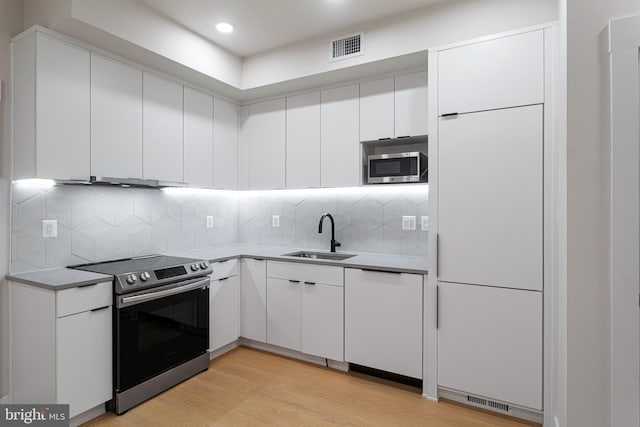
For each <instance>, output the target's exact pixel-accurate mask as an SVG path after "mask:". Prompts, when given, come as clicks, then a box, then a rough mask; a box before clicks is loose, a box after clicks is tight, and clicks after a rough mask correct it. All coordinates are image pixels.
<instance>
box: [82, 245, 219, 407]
mask: <svg viewBox="0 0 640 427" xmlns="http://www.w3.org/2000/svg"><path fill="white" fill-rule="evenodd" d="M71 268H75V269H79V270H86V271H92V272H96V273H103V274H110V275H113V276H114V280H113V284H114V307H115V310H114V319H113V331H114V340H113V352H114V353H113V355H114V357H113V361H114V366H113V373H114V378H113V393H114V394H113V400H112V401H111V404H110V407H111V409H112V410H113V411H114V412H116V413H117V414H122V413H124V412H126V411H127V410H129V409H130V408H132V407H134V406H136V405H137V404H139V403H141V402H143V401H145V400H147V399H149V398H151V397H153V396H155V395H156V394H159V393H161V392H163V391H164V390H166V389H168V388H170V387H173V386H174V385H176V384H178V383H180V382H182V381H184V380H185V379H187V378H189V377H191V376H193V375H195V374H197V373H199V372H201V371H204V370H206V369H207V368H208V366H209V355H208V353H207V349H208V348H209V277H208V275H209V274H210V273H211V272H212V268H211V265H210V264H209V263H208V262H207V261H204V260H199V259H190V258H180V257H170V256H163V255H152V256H146V257H138V258H130V259H122V260H116V261H109V262H100V263H92V264H83V265H76V266H71Z"/></svg>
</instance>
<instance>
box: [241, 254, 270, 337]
mask: <svg viewBox="0 0 640 427" xmlns="http://www.w3.org/2000/svg"><path fill="white" fill-rule="evenodd" d="M240 284H241V285H240V306H241V309H240V312H241V313H242V320H241V322H240V324H241V335H242V336H243V337H244V338H248V339H251V340H254V341H260V342H266V341H267V262H266V261H265V260H260V259H250V258H243V259H242V260H241V262H240Z"/></svg>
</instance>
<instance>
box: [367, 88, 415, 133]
mask: <svg viewBox="0 0 640 427" xmlns="http://www.w3.org/2000/svg"><path fill="white" fill-rule="evenodd" d="M393 81H394V80H393V77H391V78H388V79H383V80H375V81H372V82H366V83H361V84H360V141H371V140H377V139H387V138H393V136H394V126H393V121H394V113H393V112H394V106H393V86H394V83H393ZM425 119H426V116H425Z"/></svg>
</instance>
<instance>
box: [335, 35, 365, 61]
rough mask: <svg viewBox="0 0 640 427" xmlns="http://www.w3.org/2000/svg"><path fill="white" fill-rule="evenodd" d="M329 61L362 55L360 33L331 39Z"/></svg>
mask: <svg viewBox="0 0 640 427" xmlns="http://www.w3.org/2000/svg"><path fill="white" fill-rule="evenodd" d="M330 48H331V61H339V60H341V59H347V58H352V57H354V56H360V55H362V33H357V34H351V35H349V36H343V37H340V38H338V39H333V40H331V46H330Z"/></svg>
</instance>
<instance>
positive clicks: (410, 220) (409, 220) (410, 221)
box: [402, 215, 416, 231]
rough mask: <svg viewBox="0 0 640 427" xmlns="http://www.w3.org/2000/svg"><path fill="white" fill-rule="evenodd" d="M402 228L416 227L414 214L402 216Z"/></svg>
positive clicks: (410, 228)
mask: <svg viewBox="0 0 640 427" xmlns="http://www.w3.org/2000/svg"><path fill="white" fill-rule="evenodd" d="M402 229H403V230H408V231H411V230H415V229H416V217H415V216H413V215H412V216H403V217H402Z"/></svg>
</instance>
